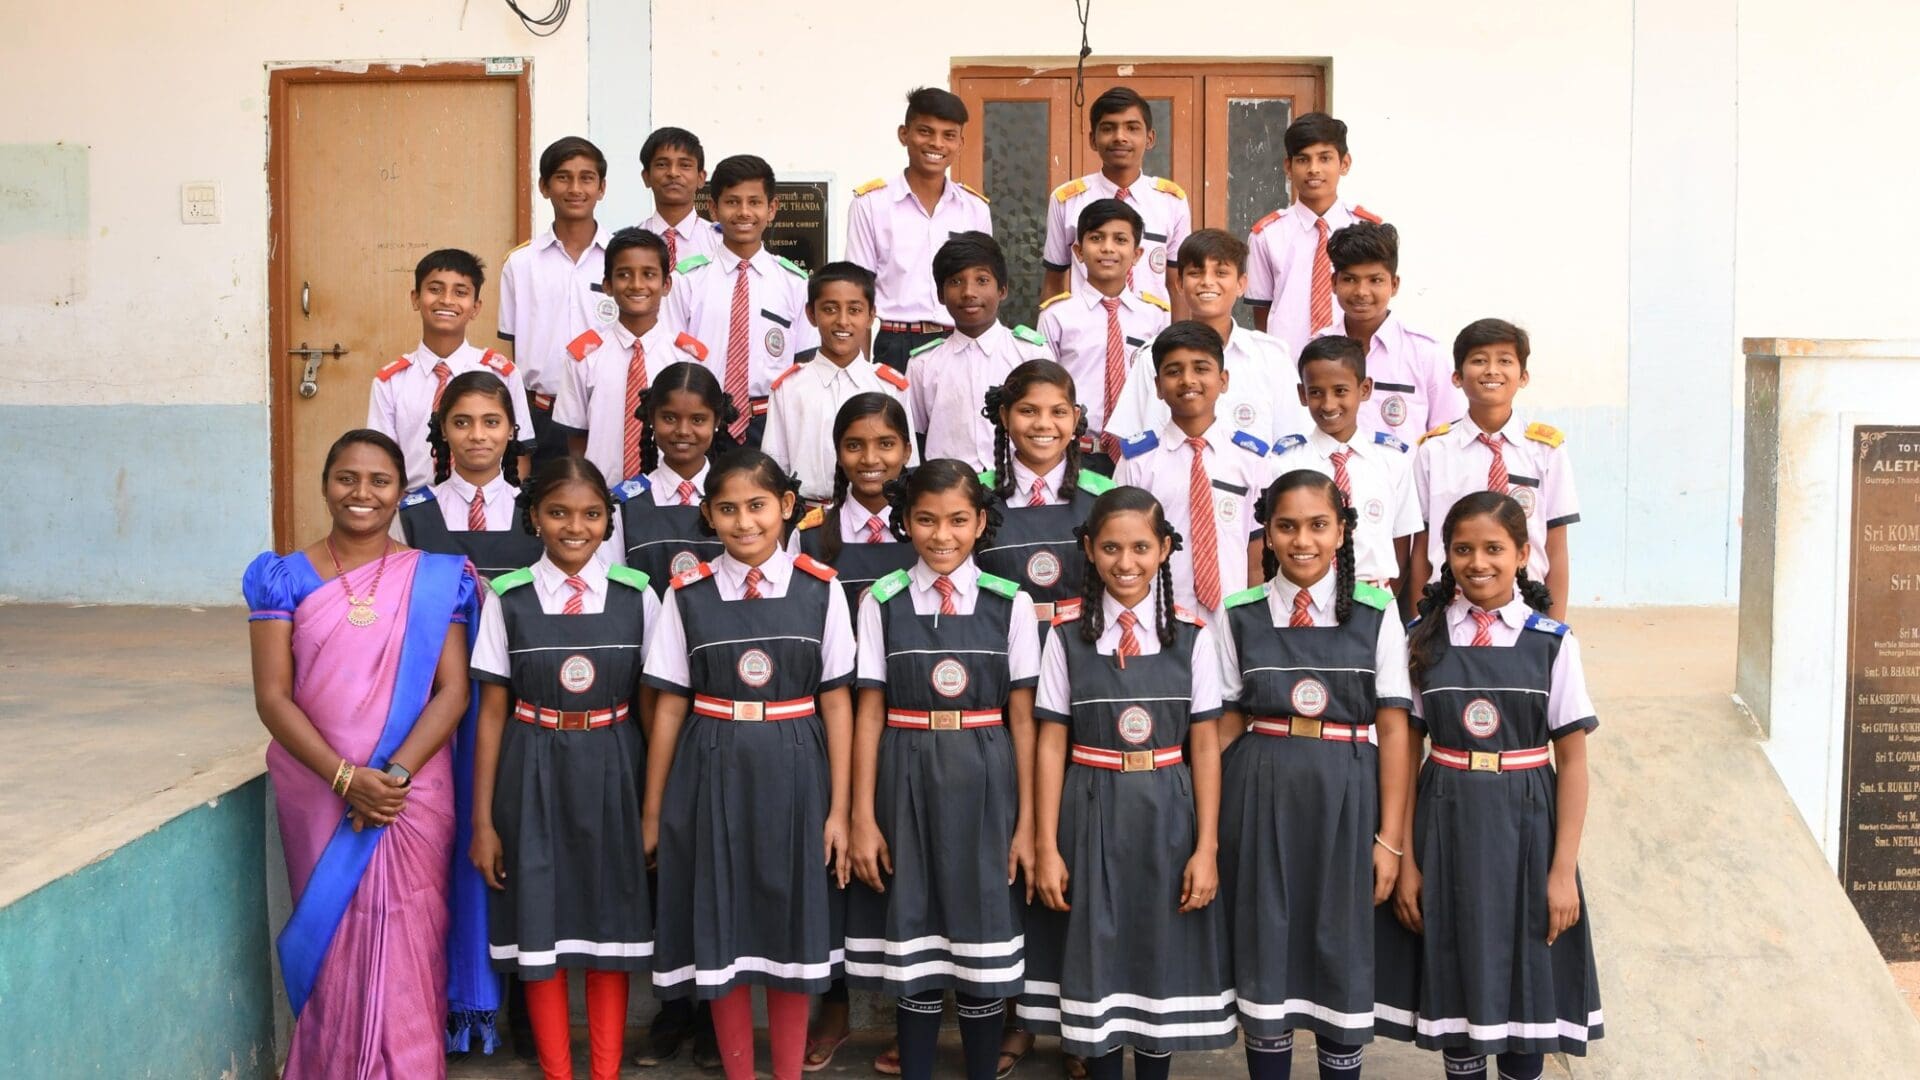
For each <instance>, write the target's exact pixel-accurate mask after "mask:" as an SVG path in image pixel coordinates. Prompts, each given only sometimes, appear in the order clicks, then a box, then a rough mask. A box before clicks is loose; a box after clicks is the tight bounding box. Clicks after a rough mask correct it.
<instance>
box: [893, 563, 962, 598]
mask: <svg viewBox="0 0 1920 1080" xmlns="http://www.w3.org/2000/svg"><path fill="white" fill-rule="evenodd" d="M939 576H940V575H939V574H936V573H934V572H933V568H932V567H930V566H928V565H927V562H926V560H925V559H916V560H914V563H913V568H912V569H911V570H908V571H907V577H908V578H909V579H910V580H912V582H913V587H914V588H915V589H916V590H918V591H920V592H922V593H932V592H933V591H934V589H933V582H934V579H935V578H938V577H939ZM947 580H948V581H951V582H953V584H954V588H955V589H956V590H957V591H958V592H959V594H960V595H961V596H972V595H973V590H974V587H975V586H976V585H977V584H978V583H979V581H980V568H979V567H978V566H976V565H974V562H973V557H972V556H968V557H967V561H966V562H963V563H961V564H960V565H959V566H956V567H954V569H953V573H951V574H948V575H947Z"/></svg>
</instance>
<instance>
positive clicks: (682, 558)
mask: <svg viewBox="0 0 1920 1080" xmlns="http://www.w3.org/2000/svg"><path fill="white" fill-rule="evenodd" d="M699 565H700V557H699V556H698V555H695V554H694V553H693V552H691V551H676V552H674V553H673V558H672V560H670V561H669V562H668V563H667V569H668V570H669V571H671V572H672V575H673V576H674V577H679V576H680V575H681V574H684V573H686V572H687V571H689V570H692V569H693V568H694V567H696V566H699Z"/></svg>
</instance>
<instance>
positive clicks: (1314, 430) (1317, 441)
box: [1307, 424, 1372, 457]
mask: <svg viewBox="0 0 1920 1080" xmlns="http://www.w3.org/2000/svg"><path fill="white" fill-rule="evenodd" d="M1365 435H1366V430H1365V429H1363V428H1355V429H1354V430H1353V441H1352V442H1344V443H1343V442H1341V441H1340V440H1339V439H1336V438H1334V437H1333V436H1331V435H1329V434H1327V433H1326V432H1324V431H1321V430H1320V425H1318V424H1315V425H1314V426H1312V427H1311V428H1308V429H1307V445H1308V446H1310V447H1312V448H1313V449H1315V450H1317V451H1319V452H1320V453H1322V454H1325V455H1327V456H1328V457H1332V456H1333V455H1334V454H1336V453H1339V452H1340V451H1342V450H1351V451H1353V452H1354V453H1356V454H1358V455H1360V456H1361V457H1365V456H1366V455H1367V448H1368V447H1369V446H1370V445H1372V444H1371V443H1369V442H1367V440H1366V438H1365V437H1364V436H1365Z"/></svg>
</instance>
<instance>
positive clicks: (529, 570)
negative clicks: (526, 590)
mask: <svg viewBox="0 0 1920 1080" xmlns="http://www.w3.org/2000/svg"><path fill="white" fill-rule="evenodd" d="M532 580H533V567H531V566H523V567H521V568H520V569H518V570H514V571H510V572H508V573H505V574H501V575H500V576H499V577H497V578H494V579H493V581H492V583H491V584H492V585H493V595H495V596H505V595H507V592H508V590H511V589H517V588H519V587H520V586H522V585H525V584H526V583H527V582H529V581H532Z"/></svg>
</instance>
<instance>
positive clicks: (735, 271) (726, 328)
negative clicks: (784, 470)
mask: <svg viewBox="0 0 1920 1080" xmlns="http://www.w3.org/2000/svg"><path fill="white" fill-rule="evenodd" d="M742 261H743V260H742V259H741V258H740V257H739V256H738V255H735V254H734V253H733V252H731V251H729V250H727V249H726V248H724V247H723V248H721V249H720V250H719V251H718V252H717V253H716V254H714V255H713V256H711V257H710V258H709V259H708V261H707V262H704V263H702V264H700V265H699V266H697V267H690V268H689V267H687V260H686V259H682V260H681V261H680V265H681V267H682V268H683V270H684V272H682V273H681V274H680V275H679V277H678V278H676V279H675V280H674V283H673V291H672V292H670V293H668V294H667V306H666V314H665V316H664V317H663V318H662V320H661V321H663V322H665V323H668V324H669V325H671V326H672V327H673V329H674V330H675V331H681V330H684V331H686V332H687V333H689V334H692V335H693V336H694V337H695V338H697V339H699V340H700V341H702V342H704V343H706V346H707V367H708V369H709V370H711V371H712V372H713V374H714V377H716V378H718V379H719V380H720V383H721V385H722V386H724V385H726V378H727V346H728V344H729V338H730V334H731V327H732V320H733V292H734V285H735V282H736V281H737V280H738V277H739V272H740V266H741V263H742ZM744 262H745V263H746V266H747V271H746V273H747V323H746V337H747V396H748V397H754V398H764V397H766V396H767V392H768V391H769V390H770V389H771V388H772V386H773V380H774V379H775V377H777V376H778V375H779V374H780V373H781V372H783V371H785V370H786V369H787V367H788V366H789V365H791V364H792V363H793V357H794V354H796V353H799V352H803V351H805V350H807V349H811V348H814V347H816V346H818V345H819V344H820V335H819V332H818V331H816V330H814V328H813V324H812V323H809V322H808V321H807V275H806V271H804V270H798V269H789V268H788V266H787V264H785V263H782V262H780V261H779V260H778V259H776V258H774V256H773V253H772V252H770V251H768V250H767V249H766V248H764V247H763V248H761V249H760V250H759V251H757V252H755V253H754V255H753V257H752V258H751V259H747V260H744Z"/></svg>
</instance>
